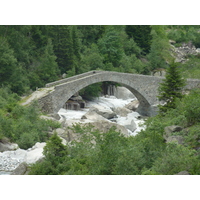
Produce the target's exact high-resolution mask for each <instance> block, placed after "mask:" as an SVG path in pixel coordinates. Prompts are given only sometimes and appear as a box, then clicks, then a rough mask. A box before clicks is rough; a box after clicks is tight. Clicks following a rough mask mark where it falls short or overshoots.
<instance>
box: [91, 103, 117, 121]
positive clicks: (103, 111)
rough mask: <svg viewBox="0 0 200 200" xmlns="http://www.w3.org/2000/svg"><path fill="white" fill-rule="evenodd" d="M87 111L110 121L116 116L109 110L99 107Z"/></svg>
mask: <svg viewBox="0 0 200 200" xmlns="http://www.w3.org/2000/svg"><path fill="white" fill-rule="evenodd" d="M89 111H93V112H96V113H97V114H99V115H101V116H102V117H104V118H106V119H112V118H114V117H116V114H115V113H114V112H113V111H112V110H111V109H109V108H105V107H103V106H100V105H95V106H93V107H91V108H90V110H89Z"/></svg>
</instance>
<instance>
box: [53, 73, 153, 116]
mask: <svg viewBox="0 0 200 200" xmlns="http://www.w3.org/2000/svg"><path fill="white" fill-rule="evenodd" d="M140 76H142V75H136V76H135V77H134V76H133V74H127V73H118V72H107V71H106V72H94V73H93V74H92V75H89V76H86V77H83V78H79V79H77V80H73V81H71V82H67V83H63V84H60V85H57V86H55V92H56V95H54V99H53V102H55V103H54V112H58V110H59V109H60V108H62V107H63V106H64V104H65V102H66V101H67V100H68V99H69V98H70V97H71V96H73V95H74V94H75V93H77V92H78V91H80V90H81V89H83V88H85V87H87V86H89V85H92V84H94V83H98V82H105V81H110V82H115V83H119V84H121V85H123V86H124V87H126V88H127V89H129V90H130V91H131V92H132V93H133V94H134V95H135V97H136V98H137V99H138V101H139V107H138V110H137V111H138V112H139V113H140V114H142V115H151V112H152V108H151V105H152V101H151V99H150V98H149V96H148V95H147V94H149V91H147V90H146V89H147V86H148V82H146V81H145V85H146V87H145V88H146V89H145V88H144V87H143V86H142V85H143V84H142V82H141V78H144V77H146V76H144V77H143V76H142V77H140ZM149 85H150V84H149ZM150 92H151V91H150Z"/></svg>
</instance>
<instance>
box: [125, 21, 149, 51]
mask: <svg viewBox="0 0 200 200" xmlns="http://www.w3.org/2000/svg"><path fill="white" fill-rule="evenodd" d="M125 30H126V33H127V35H128V36H129V37H130V38H133V39H134V41H135V42H136V44H137V45H138V46H139V47H140V48H141V49H142V50H143V54H147V53H149V51H150V46H151V40H152V36H151V26H150V25H127V26H126V29H125Z"/></svg>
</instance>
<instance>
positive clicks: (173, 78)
mask: <svg viewBox="0 0 200 200" xmlns="http://www.w3.org/2000/svg"><path fill="white" fill-rule="evenodd" d="M166 72H167V73H166V77H165V79H164V80H163V82H162V83H161V84H160V87H159V96H158V99H159V100H160V101H164V102H165V104H164V105H162V106H159V107H160V113H165V112H166V111H167V110H168V109H170V108H175V107H176V104H175V102H176V99H177V98H179V99H180V98H182V97H183V94H182V89H183V86H184V85H185V80H184V79H183V78H182V77H181V74H180V72H179V70H178V64H177V63H175V62H173V63H172V64H171V65H170V66H169V67H168V68H167V70H166Z"/></svg>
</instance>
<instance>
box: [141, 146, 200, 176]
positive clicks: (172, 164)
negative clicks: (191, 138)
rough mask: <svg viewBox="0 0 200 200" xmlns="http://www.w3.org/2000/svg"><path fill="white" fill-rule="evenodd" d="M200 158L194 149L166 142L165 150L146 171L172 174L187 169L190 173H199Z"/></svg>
mask: <svg viewBox="0 0 200 200" xmlns="http://www.w3.org/2000/svg"><path fill="white" fill-rule="evenodd" d="M199 167H200V160H199V159H198V157H197V156H196V155H195V151H194V150H191V149H189V148H187V147H184V146H182V145H177V144H174V143H168V144H167V147H166V150H165V151H164V152H163V153H162V155H161V157H159V158H157V159H156V160H155V162H154V164H153V166H152V168H151V169H150V171H149V172H148V173H147V172H146V173H145V172H143V173H144V174H152V173H153V174H155V173H156V174H163V175H173V174H177V173H179V172H181V171H188V172H189V173H191V174H199V173H200V170H199Z"/></svg>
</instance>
